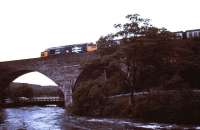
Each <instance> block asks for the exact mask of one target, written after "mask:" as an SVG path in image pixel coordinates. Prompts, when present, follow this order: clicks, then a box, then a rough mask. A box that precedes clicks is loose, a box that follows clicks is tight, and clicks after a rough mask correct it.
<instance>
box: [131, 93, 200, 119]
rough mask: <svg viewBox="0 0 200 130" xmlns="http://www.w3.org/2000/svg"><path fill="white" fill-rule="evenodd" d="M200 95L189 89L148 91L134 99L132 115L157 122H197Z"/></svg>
mask: <svg viewBox="0 0 200 130" xmlns="http://www.w3.org/2000/svg"><path fill="white" fill-rule="evenodd" d="M199 110H200V96H199V94H198V93H195V92H192V91H190V90H181V91H176V92H165V93H150V94H149V95H147V96H146V97H144V98H142V99H138V100H137V101H136V106H135V107H134V113H133V114H134V117H136V118H139V119H143V120H148V121H149V120H151V121H157V122H177V123H195V122H196V123H197V122H199V121H200V111H199Z"/></svg>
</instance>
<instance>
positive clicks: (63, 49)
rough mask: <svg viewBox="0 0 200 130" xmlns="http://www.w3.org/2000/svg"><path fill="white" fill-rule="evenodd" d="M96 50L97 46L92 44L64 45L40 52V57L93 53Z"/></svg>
mask: <svg viewBox="0 0 200 130" xmlns="http://www.w3.org/2000/svg"><path fill="white" fill-rule="evenodd" d="M96 50H97V45H96V44H93V43H83V44H74V45H66V46H59V47H51V48H48V49H46V50H45V51H43V52H41V57H48V56H52V55H67V54H73V53H87V52H94V51H96Z"/></svg>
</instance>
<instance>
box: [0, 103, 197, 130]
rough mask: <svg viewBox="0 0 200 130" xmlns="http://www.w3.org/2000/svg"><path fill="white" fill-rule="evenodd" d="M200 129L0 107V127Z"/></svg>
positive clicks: (52, 108) (18, 129)
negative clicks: (1, 108) (0, 108)
mask: <svg viewBox="0 0 200 130" xmlns="http://www.w3.org/2000/svg"><path fill="white" fill-rule="evenodd" d="M162 128H164V129H184V128H190V129H200V127H198V126H191V127H188V126H187V127H183V126H177V125H169V124H156V123H139V122H136V121H131V120H117V119H102V118H101V119H94V118H86V117H74V116H69V115H68V114H67V113H66V112H65V110H64V109H63V108H60V107H55V106H49V107H20V108H7V109H3V110H1V111H0V130H133V129H134V130H144V129H145V130H146V129H162Z"/></svg>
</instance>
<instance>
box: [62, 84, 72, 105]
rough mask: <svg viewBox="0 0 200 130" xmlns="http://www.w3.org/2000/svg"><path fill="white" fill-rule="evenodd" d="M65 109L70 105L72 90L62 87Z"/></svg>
mask: <svg viewBox="0 0 200 130" xmlns="http://www.w3.org/2000/svg"><path fill="white" fill-rule="evenodd" d="M63 88H64V99H65V108H67V107H68V106H69V105H70V104H72V89H71V87H68V86H67V85H65V86H64V87H63Z"/></svg>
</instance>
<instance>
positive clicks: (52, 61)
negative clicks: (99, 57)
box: [0, 53, 96, 106]
mask: <svg viewBox="0 0 200 130" xmlns="http://www.w3.org/2000/svg"><path fill="white" fill-rule="evenodd" d="M95 58H96V55H95V54H86V53H84V54H72V55H61V56H52V57H48V58H34V59H24V60H15V61H6V62H0V89H1V92H2V90H3V89H5V88H6V87H8V86H9V84H10V83H11V82H12V81H13V80H15V79H16V78H18V77H19V76H21V75H24V74H26V73H29V72H33V71H37V72H40V73H42V74H44V75H46V76H47V77H49V78H50V79H52V80H53V81H54V82H55V83H56V84H57V85H58V86H59V88H60V89H61V90H62V92H63V93H64V97H65V106H68V105H69V104H70V103H72V88H73V87H74V84H75V82H76V79H77V78H78V76H79V75H80V73H81V64H84V63H87V62H88V61H90V60H92V59H95ZM33 80H34V79H33ZM0 94H1V93H0Z"/></svg>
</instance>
